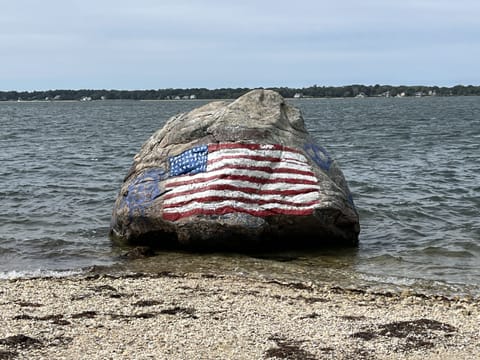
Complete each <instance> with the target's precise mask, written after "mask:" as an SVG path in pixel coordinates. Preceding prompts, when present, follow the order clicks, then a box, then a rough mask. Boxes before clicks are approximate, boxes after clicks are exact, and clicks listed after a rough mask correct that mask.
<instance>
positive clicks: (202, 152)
mask: <svg viewBox="0 0 480 360" xmlns="http://www.w3.org/2000/svg"><path fill="white" fill-rule="evenodd" d="M207 157H208V145H200V146H195V147H193V148H191V149H189V150H186V151H184V152H183V153H181V154H180V155H176V156H171V157H169V158H168V162H169V164H170V173H169V175H170V176H179V175H187V174H189V175H193V174H198V173H200V172H205V171H207Z"/></svg>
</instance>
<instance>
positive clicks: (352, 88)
mask: <svg viewBox="0 0 480 360" xmlns="http://www.w3.org/2000/svg"><path fill="white" fill-rule="evenodd" d="M269 89H272V90H275V91H277V92H279V93H280V94H281V95H282V96H283V97H286V98H291V97H314V98H329V97H360V96H361V97H372V96H383V97H393V96H466V95H480V86H472V85H468V86H464V85H457V86H453V87H438V86H391V85H347V86H317V85H313V86H310V87H304V88H289V87H279V88H269ZM250 90H251V89H249V88H221V89H206V88H189V89H158V90H91V89H82V90H46V91H0V101H12V100H13V101H17V100H20V101H35V100H37V101H45V100H107V99H108V100H166V99H167V100H169V99H171V100H175V99H236V98H238V97H239V96H241V95H243V94H245V93H246V92H248V91H250Z"/></svg>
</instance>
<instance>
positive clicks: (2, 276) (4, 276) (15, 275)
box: [0, 269, 84, 280]
mask: <svg viewBox="0 0 480 360" xmlns="http://www.w3.org/2000/svg"><path fill="white" fill-rule="evenodd" d="M83 272H84V271H83V270H42V269H37V270H28V271H17V270H12V271H7V272H0V280H14V279H31V278H52V277H53V278H61V277H67V276H74V275H79V274H81V273H83Z"/></svg>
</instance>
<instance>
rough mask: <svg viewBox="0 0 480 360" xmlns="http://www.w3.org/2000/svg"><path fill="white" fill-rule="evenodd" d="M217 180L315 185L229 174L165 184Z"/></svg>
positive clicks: (185, 183) (311, 182)
mask: <svg viewBox="0 0 480 360" xmlns="http://www.w3.org/2000/svg"><path fill="white" fill-rule="evenodd" d="M217 179H228V180H238V181H248V182H251V183H255V184H282V183H283V184H302V185H317V181H312V180H303V179H293V178H287V179H262V178H258V177H254V176H248V175H233V174H232V175H229V174H220V175H215V176H210V177H202V178H194V179H193V178H192V177H187V179H186V180H179V181H173V182H169V183H168V184H166V186H168V187H169V188H172V187H175V186H181V185H188V184H198V183H202V182H207V181H210V180H217Z"/></svg>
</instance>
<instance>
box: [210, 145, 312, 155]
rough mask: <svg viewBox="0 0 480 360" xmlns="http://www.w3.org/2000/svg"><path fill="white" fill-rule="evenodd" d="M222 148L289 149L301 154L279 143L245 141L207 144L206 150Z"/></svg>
mask: <svg viewBox="0 0 480 360" xmlns="http://www.w3.org/2000/svg"><path fill="white" fill-rule="evenodd" d="M223 149H249V150H280V151H290V152H293V153H297V154H303V153H302V152H301V151H299V150H297V149H294V148H290V147H287V146H284V145H280V144H245V143H219V144H209V145H208V151H209V152H212V151H218V150H223Z"/></svg>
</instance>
